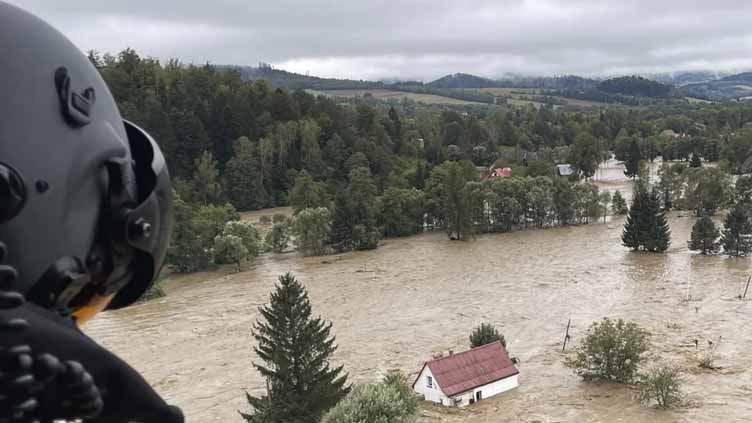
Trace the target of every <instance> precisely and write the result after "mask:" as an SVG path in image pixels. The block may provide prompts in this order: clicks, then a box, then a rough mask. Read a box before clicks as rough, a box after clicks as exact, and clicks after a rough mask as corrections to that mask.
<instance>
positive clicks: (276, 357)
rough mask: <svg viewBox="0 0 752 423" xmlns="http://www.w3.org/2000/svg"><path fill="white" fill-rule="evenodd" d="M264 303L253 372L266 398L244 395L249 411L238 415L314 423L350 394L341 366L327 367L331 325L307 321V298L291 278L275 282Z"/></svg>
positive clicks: (258, 421) (252, 421) (277, 422)
mask: <svg viewBox="0 0 752 423" xmlns="http://www.w3.org/2000/svg"><path fill="white" fill-rule="evenodd" d="M269 299H270V301H269V305H266V306H263V307H261V308H259V312H260V313H261V316H262V319H260V320H259V321H257V322H256V324H255V325H254V334H253V336H254V338H256V341H258V346H257V347H255V348H254V351H255V352H256V354H257V355H258V356H259V358H261V360H262V361H263V362H264V364H263V365H260V364H254V367H256V369H257V370H258V371H259V373H261V375H262V376H264V378H266V380H267V393H266V395H264V396H262V397H253V396H251V395H250V394H246V397H247V399H248V403H249V404H250V405H251V406H252V407H253V409H254V411H253V413H252V414H246V413H240V414H241V415H242V416H243V418H245V420H246V421H247V422H249V423H318V422H319V421H320V420H321V417H322V416H323V415H324V414H325V413H326V412H327V411H328V410H329V409H330V408H332V407H333V406H334V405H336V404H337V402H339V401H340V400H341V399H342V398H344V397H345V395H347V393H348V392H349V390H350V387H349V386H347V385H346V384H347V374H343V373H342V366H339V367H335V368H331V367H330V366H329V359H330V357H331V355H332V353H334V351H335V350H336V349H337V346H336V345H335V343H334V342H335V339H334V336H333V335H331V334H330V332H331V328H332V324H331V323H330V322H325V321H323V320H321V318H312V317H311V303H310V301H309V299H308V293H307V292H306V289H305V288H304V287H303V286H302V285H301V284H300V283H299V282H298V281H297V280H295V277H294V276H293V275H292V274H290V273H287V274H286V275H283V276H280V278H279V284H278V285H277V286H276V290H275V291H274V292H273V293H272V294H271V295H270V298H269Z"/></svg>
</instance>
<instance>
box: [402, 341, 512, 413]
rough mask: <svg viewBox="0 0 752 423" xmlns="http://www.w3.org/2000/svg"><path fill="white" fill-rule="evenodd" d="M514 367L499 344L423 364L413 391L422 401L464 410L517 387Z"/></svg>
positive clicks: (495, 343) (484, 346)
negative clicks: (468, 406)
mask: <svg viewBox="0 0 752 423" xmlns="http://www.w3.org/2000/svg"><path fill="white" fill-rule="evenodd" d="M519 373H520V371H519V370H517V368H516V367H514V364H513V363H512V360H511V359H510V358H509V354H508V353H507V350H506V349H505V348H504V347H503V346H502V345H501V342H494V343H491V344H488V345H483V346H481V347H477V348H473V349H471V350H468V351H464V352H461V353H458V354H451V353H450V355H448V356H446V357H442V358H437V359H434V360H431V361H428V362H426V363H425V364H424V365H423V368H422V369H421V370H420V373H419V374H418V377H417V378H416V379H415V382H413V390H414V391H415V392H417V393H419V394H421V395H423V397H424V398H425V400H426V401H431V402H435V403H438V404H442V405H446V406H456V407H464V406H467V405H470V404H473V403H475V402H477V401H481V400H483V399H485V398H489V397H492V396H494V395H498V394H500V393H502V392H505V391H508V390H510V389H514V388H516V387H518V386H519V380H518V375H519Z"/></svg>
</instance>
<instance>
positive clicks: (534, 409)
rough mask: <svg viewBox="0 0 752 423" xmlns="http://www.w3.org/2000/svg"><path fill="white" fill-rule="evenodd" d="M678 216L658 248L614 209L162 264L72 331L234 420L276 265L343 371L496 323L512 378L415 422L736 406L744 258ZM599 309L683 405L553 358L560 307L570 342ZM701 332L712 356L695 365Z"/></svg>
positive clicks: (737, 410) (745, 417) (598, 418)
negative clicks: (366, 247)
mask: <svg viewBox="0 0 752 423" xmlns="http://www.w3.org/2000/svg"><path fill="white" fill-rule="evenodd" d="M617 170H618V169H606V170H605V171H604V175H602V181H601V182H600V183H601V184H603V186H609V187H610V188H611V187H613V186H616V187H620V188H622V189H625V187H626V186H627V185H626V183H625V182H624V181H621V182H617V180H618V179H619V176H618V172H617ZM609 175H611V176H613V178H609ZM621 178H622V179H623V177H621ZM693 223H694V219H692V218H686V217H679V216H678V215H673V216H671V218H670V224H671V228H672V233H673V243H672V247H671V248H670V250H669V251H668V253H667V254H644V253H631V252H629V251H628V250H627V249H626V248H624V247H622V246H621V242H620V235H621V230H622V221H621V220H620V219H617V220H613V221H609V222H607V223H605V224H604V223H601V224H594V225H587V226H578V227H567V228H556V229H545V230H530V231H523V232H515V233H509V234H498V235H484V236H479V237H478V238H477V239H476V240H475V241H472V242H451V241H448V240H447V239H446V237H445V236H444V235H443V234H441V233H428V234H423V235H419V236H415V237H410V238H405V239H390V240H386V241H384V242H383V245H382V246H381V247H379V249H378V250H375V251H369V252H356V253H348V254H342V255H338V256H330V257H324V258H321V257H319V258H302V257H299V256H297V255H295V254H283V255H278V256H272V255H267V256H264V257H262V258H260V259H259V260H258V261H257V262H256V263H255V264H253V265H250V266H249V267H248V268H247V270H246V271H244V272H241V273H229V270H228V271H227V272H215V273H201V274H192V275H187V276H181V277H177V278H173V279H171V280H169V281H168V282H167V284H166V290H167V292H168V296H167V297H166V298H163V299H159V300H155V301H152V302H149V303H146V304H141V305H137V306H134V307H132V308H129V309H126V310H121V311H118V312H111V313H105V314H104V315H103V316H101V317H100V318H99V319H97V320H96V321H94V322H92V323H90V325H89V326H88V327H87V332H88V333H89V334H90V335H92V336H93V337H94V338H95V339H97V340H98V341H101V342H102V343H103V344H104V345H105V346H107V347H108V348H110V349H112V350H114V351H115V352H116V353H118V354H119V355H121V356H122V357H123V358H124V359H126V360H127V361H128V362H130V363H131V364H132V365H134V366H135V367H136V368H137V369H139V370H140V371H142V372H143V374H144V375H145V376H146V378H147V379H148V380H149V381H150V382H151V383H152V384H153V385H154V386H155V388H156V389H157V391H159V392H160V393H161V394H163V395H164V396H165V397H166V398H167V399H168V401H170V402H173V403H175V404H178V405H180V406H182V407H183V408H184V410H185V412H186V413H187V417H188V421H191V422H207V421H222V422H241V421H242V419H241V417H240V416H239V415H238V413H237V410H243V411H248V406H247V404H246V402H245V398H244V394H243V393H244V391H245V390H247V391H249V392H251V393H253V394H260V393H261V392H262V391H263V386H264V381H263V380H262V379H261V377H260V376H259V374H258V373H257V372H256V371H255V370H254V368H253V366H252V362H253V361H254V360H256V357H255V356H254V354H253V349H252V348H253V345H254V340H253V338H252V335H251V328H252V324H253V322H254V321H255V320H256V318H257V317H258V312H257V308H258V307H259V306H260V305H262V304H263V303H265V302H266V301H267V300H268V295H269V292H270V290H271V289H272V288H273V284H274V282H275V280H276V278H277V276H278V275H280V274H282V273H284V272H287V271H292V272H294V273H295V274H296V276H297V277H298V279H299V280H301V281H302V282H303V283H304V284H305V285H306V287H307V288H308V290H309V293H310V297H311V301H312V303H313V307H314V313H316V314H320V315H321V316H322V317H323V318H325V319H328V320H331V321H332V322H333V324H334V328H333V331H334V333H335V334H336V336H337V342H338V344H339V350H338V351H337V353H336V357H335V358H336V361H338V362H341V363H344V364H345V368H346V371H348V372H349V374H350V380H351V381H352V382H355V383H360V382H372V381H376V380H378V379H379V378H380V377H381V376H382V375H383V374H385V373H386V372H387V371H388V370H391V369H401V370H402V371H404V372H406V373H409V374H411V375H414V374H415V373H416V372H417V371H418V370H419V369H420V366H421V365H422V363H423V362H424V361H425V360H429V359H430V358H431V356H432V355H433V354H435V353H439V352H446V351H447V350H449V349H454V350H455V351H460V350H463V349H466V348H467V343H468V335H469V333H470V331H471V330H472V328H473V327H474V326H476V325H479V324H480V323H481V322H488V323H493V324H495V325H497V327H499V328H500V330H501V331H502V332H503V334H504V335H505V337H506V340H507V343H508V348H509V350H510V353H511V355H512V356H515V357H518V358H519V360H520V366H519V367H520V372H521V374H520V387H519V388H518V389H516V390H513V391H510V392H507V393H504V394H502V395H499V396H497V397H493V398H490V399H488V400H484V401H482V402H481V403H479V404H477V405H475V406H473V407H469V408H466V409H463V410H454V409H451V410H450V409H444V408H441V407H432V406H425V407H423V409H422V410H421V417H420V419H419V421H420V422H654V421H657V422H732V421H739V422H741V421H750V420H752V401H749V398H750V396H751V395H752V368H751V367H750V365H752V328H751V327H750V325H749V322H750V316H752V295H750V300H747V301H741V300H739V299H737V298H736V296H737V295H739V294H740V293H741V292H742V291H743V289H744V282H745V281H746V278H747V275H749V274H750V273H752V265H750V260H749V259H729V258H725V257H701V256H697V255H695V254H693V253H690V252H688V251H687V248H686V240H687V239H688V238H689V233H690V230H691V226H692V224H693ZM604 316H609V317H623V318H626V319H630V320H635V321H637V322H638V323H639V324H640V325H642V326H643V327H645V328H646V329H648V330H649V331H650V332H652V333H653V336H652V338H651V340H652V348H651V351H650V353H649V355H648V360H647V361H648V362H649V363H656V364H658V363H669V362H670V363H673V364H676V365H679V366H681V367H682V368H684V369H685V370H686V391H687V394H688V395H687V403H688V405H687V406H685V407H683V408H680V409H678V410H674V411H657V410H654V409H650V408H644V407H640V406H639V404H638V403H637V400H636V398H635V397H636V392H635V391H634V390H632V389H630V388H625V387H619V386H609V385H605V386H604V385H593V384H586V383H583V382H581V381H580V380H579V379H578V378H577V377H576V376H575V375H574V374H573V373H572V371H571V370H569V369H567V368H566V367H564V365H563V364H562V360H563V357H564V355H563V353H562V352H561V347H562V344H561V343H562V340H563V337H564V330H565V327H566V325H567V320H568V319H569V318H571V319H572V329H571V334H572V336H573V341H574V342H578V341H579V340H580V339H581V337H582V335H583V334H584V332H585V330H586V329H587V327H588V325H589V324H590V323H591V322H593V321H594V320H597V319H600V318H602V317H604ZM694 340H698V341H699V348H697V349H696V348H695V342H694ZM708 341H712V342H713V345H714V354H715V357H716V363H715V364H716V365H717V366H720V367H721V369H719V370H716V371H707V370H701V369H699V368H698V366H697V361H698V357H700V356H701V355H703V354H706V353H707V352H708V351H709V350H710V346H709V345H710V344H709V343H708Z"/></svg>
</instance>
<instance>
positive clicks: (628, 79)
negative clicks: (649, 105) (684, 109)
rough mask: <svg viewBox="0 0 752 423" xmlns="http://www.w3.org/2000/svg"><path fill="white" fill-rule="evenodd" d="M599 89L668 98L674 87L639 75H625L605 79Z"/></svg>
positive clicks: (613, 92) (637, 95)
mask: <svg viewBox="0 0 752 423" xmlns="http://www.w3.org/2000/svg"><path fill="white" fill-rule="evenodd" d="M598 89H599V90H601V91H605V92H607V93H612V94H624V95H631V96H636V97H657V98H666V97H668V96H669V95H670V94H671V91H672V88H671V87H670V86H669V85H665V84H661V83H660V82H655V81H651V80H649V79H645V78H642V77H639V76H624V77H620V78H613V79H608V80H606V81H603V82H601V83H599V84H598Z"/></svg>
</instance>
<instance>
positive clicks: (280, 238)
mask: <svg viewBox="0 0 752 423" xmlns="http://www.w3.org/2000/svg"><path fill="white" fill-rule="evenodd" d="M289 242H290V225H288V224H287V222H280V223H275V224H274V226H272V230H271V231H269V233H267V234H266V245H268V246H269V248H270V249H271V250H272V251H274V252H275V253H281V252H282V251H284V250H285V248H287V244H288V243H289Z"/></svg>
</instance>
